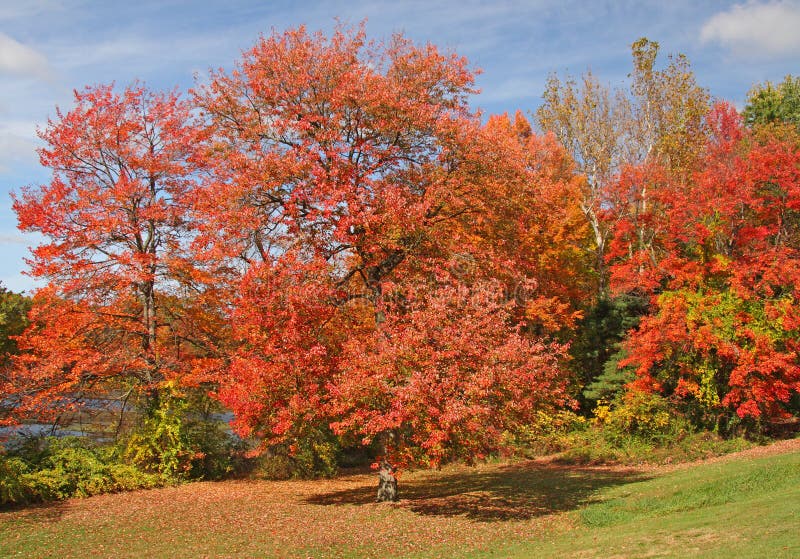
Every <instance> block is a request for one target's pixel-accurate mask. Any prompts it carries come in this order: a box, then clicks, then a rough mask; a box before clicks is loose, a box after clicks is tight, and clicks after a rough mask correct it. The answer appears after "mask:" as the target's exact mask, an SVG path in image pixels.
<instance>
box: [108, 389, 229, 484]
mask: <svg viewBox="0 0 800 559" xmlns="http://www.w3.org/2000/svg"><path fill="white" fill-rule="evenodd" d="M196 407H197V405H196V403H194V402H192V401H191V399H190V397H189V395H187V394H185V393H183V392H180V391H179V390H178V389H177V387H176V386H175V385H174V384H167V385H166V386H165V387H164V388H163V389H162V390H161V391H160V392H159V393H157V394H155V395H154V396H153V397H152V398H151V400H150V404H149V406H148V409H147V410H146V412H145V414H144V417H143V419H142V422H141V424H140V425H139V427H138V428H137V429H136V430H135V431H134V432H133V433H132V434H131V435H129V437H128V438H127V439H126V440H125V441H124V443H123V445H122V456H123V458H124V459H125V461H126V462H129V463H131V464H134V465H136V466H137V467H138V468H140V469H142V470H144V471H146V472H150V473H157V474H160V475H162V476H165V477H167V478H170V479H175V480H182V479H220V478H222V477H223V476H225V475H226V474H228V473H230V472H231V471H232V470H233V462H232V457H233V456H234V455H235V454H236V453H237V452H238V450H239V449H237V447H236V443H235V441H234V439H233V437H232V436H231V435H229V434H228V433H226V432H225V431H224V430H223V429H222V425H221V424H220V423H219V422H217V423H214V422H211V421H207V420H203V418H202V417H201V418H197V416H198V413H197V409H196Z"/></svg>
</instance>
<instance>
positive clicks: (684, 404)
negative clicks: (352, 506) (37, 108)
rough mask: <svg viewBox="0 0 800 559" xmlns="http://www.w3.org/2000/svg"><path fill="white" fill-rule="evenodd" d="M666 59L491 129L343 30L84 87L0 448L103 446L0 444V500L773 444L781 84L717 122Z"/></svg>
mask: <svg viewBox="0 0 800 559" xmlns="http://www.w3.org/2000/svg"><path fill="white" fill-rule="evenodd" d="M658 55H659V48H658V43H655V42H653V41H649V40H647V39H640V40H639V41H637V42H635V43H634V44H633V45H632V68H631V73H630V76H629V84H628V87H627V88H626V89H612V88H610V87H607V86H605V85H604V84H602V83H601V82H600V81H599V80H598V79H597V78H595V77H594V76H593V75H592V74H591V73H590V72H587V73H585V74H583V75H582V76H579V77H575V76H569V75H566V76H559V75H552V76H551V77H550V79H549V80H548V83H547V86H546V89H545V91H544V93H543V99H544V103H543V104H542V105H541V106H540V107H539V109H538V110H537V111H536V112H535V113H533V114H528V115H526V114H525V113H524V112H522V111H519V112H517V113H516V114H515V115H513V116H510V115H507V114H503V115H484V114H481V113H479V112H478V111H476V110H474V109H473V108H471V107H470V105H469V104H468V99H469V98H470V96H472V95H473V94H475V93H476V91H475V89H474V74H473V72H472V70H471V69H470V67H469V65H468V63H467V61H466V60H465V59H464V58H462V57H459V56H458V55H455V54H451V53H445V52H442V51H440V50H439V49H437V48H436V47H435V46H433V45H430V44H428V45H417V44H414V43H412V42H411V41H409V40H407V39H406V38H404V37H403V36H401V35H396V36H394V37H393V38H392V39H390V40H388V41H386V42H377V41H370V40H369V39H368V38H367V37H366V35H365V31H364V28H363V26H362V27H355V28H347V27H342V28H340V29H339V30H338V31H336V32H335V33H333V34H331V35H330V36H325V35H323V34H321V33H310V32H308V31H306V30H305V29H304V28H302V27H301V28H297V29H292V30H289V31H286V32H274V33H273V34H271V35H266V36H263V37H262V38H261V39H260V40H259V41H258V42H257V43H256V44H255V45H254V46H253V47H252V48H251V49H250V50H248V51H246V52H244V53H243V55H242V57H241V59H240V60H239V61H238V63H237V64H236V66H235V68H234V69H233V70H231V71H225V70H219V71H216V72H212V73H211V74H210V75H209V76H208V77H207V79H204V80H198V83H197V85H196V87H195V88H194V89H192V90H191V91H188V92H186V93H185V94H182V93H178V92H177V91H172V92H159V91H151V90H149V89H148V88H147V87H146V86H145V85H143V84H140V83H133V84H131V85H129V86H127V87H124V88H122V87H114V86H110V85H99V86H92V87H87V88H85V89H83V90H81V91H77V92H76V93H75V102H74V106H73V107H71V108H70V109H69V110H67V111H65V112H62V111H59V112H58V113H57V116H56V117H55V118H53V119H52V120H51V121H50V122H49V123H48V125H47V126H46V127H45V128H44V129H42V130H41V131H40V137H41V139H42V141H43V142H44V147H43V148H42V149H41V150H40V159H41V163H42V165H43V166H44V167H46V168H48V169H50V170H52V179H51V180H50V181H49V182H48V183H46V184H42V185H35V186H28V187H23V188H21V189H20V190H19V191H18V192H17V193H16V194H15V195H14V210H15V211H16V213H17V216H18V220H19V227H20V229H21V230H23V231H28V232H37V233H39V234H41V235H42V238H43V239H44V241H43V242H42V243H41V244H39V245H38V246H36V247H34V248H33V249H32V256H31V259H30V270H29V273H30V274H31V275H32V276H33V277H36V278H40V279H41V280H42V281H43V285H45V287H43V288H41V289H38V290H37V291H36V292H35V293H34V294H33V296H32V297H27V296H23V295H19V294H16V293H12V292H10V291H7V290H3V291H2V292H1V293H0V330H1V332H0V334H2V337H1V338H0V349H1V350H2V352H3V353H2V363H1V364H0V399H1V400H0V401H1V402H2V407H1V408H0V420H2V422H3V423H4V424H6V425H9V426H11V425H18V424H26V423H27V424H33V423H35V424H39V425H41V424H45V423H47V424H51V425H53V426H59V427H60V429H61V430H62V431H69V430H74V429H75V425H76V422H78V421H83V420H84V419H85V418H92V417H94V418H95V419H97V418H98V417H100V418H102V420H98V421H99V424H100V426H101V427H100V428H99V431H98V433H95V435H96V436H95V437H94V439H93V440H89V439H87V438H86V437H83V438H63V437H62V438H41V437H26V436H19V435H17V436H13V437H11V438H9V440H8V441H7V444H6V451H5V454H0V503H7V502H26V501H36V500H46V499H59V498H65V497H69V496H72V495H90V494H94V493H99V492H106V491H116V490H122V489H132V488H136V487H152V486H156V485H160V484H164V483H172V482H174V481H179V480H185V479H199V478H219V477H222V476H225V475H230V474H233V473H241V472H246V471H249V470H255V471H256V472H257V473H260V474H261V475H267V476H272V477H288V476H315V475H332V474H333V473H335V472H336V471H337V469H338V468H340V467H342V466H352V465H358V464H369V463H370V462H375V461H378V460H383V459H385V460H387V461H388V462H389V463H391V464H393V465H395V466H397V467H419V466H438V465H440V464H444V463H447V462H452V461H458V460H464V461H466V462H469V463H472V462H474V461H477V460H483V459H486V458H488V457H492V456H496V455H498V454H503V455H508V454H523V455H524V454H537V453H546V452H564V453H565V456H567V457H569V458H570V459H573V460H586V461H613V460H641V459H644V457H645V456H649V458H650V459H658V458H659V456H666V455H667V454H669V456H674V455H679V456H681V455H682V456H685V457H690V456H693V455H695V454H698V453H699V454H704V453H707V452H721V451H724V450H725V449H730V448H736V447H737V446H738V445H742V444H746V443H745V442H744V439H742V437H744V438H749V439H758V438H761V437H766V436H780V435H783V434H786V433H787V432H793V431H794V429H795V425H796V422H797V418H798V412H800V398H799V397H798V392H800V353H799V351H800V310H799V309H798V306H797V304H796V301H797V298H798V296H800V265H799V264H800V261H799V259H800V128H799V127H800V79H798V78H794V77H792V76H787V77H786V79H785V81H783V82H782V83H780V84H770V83H764V84H757V85H755V86H754V87H753V89H752V91H751V92H750V93H749V94H748V99H747V104H746V106H745V107H744V109H743V111H741V113H739V112H738V111H737V110H736V109H735V108H734V107H733V106H731V105H729V104H727V103H725V102H724V101H720V100H715V99H713V98H712V96H711V93H710V92H709V91H707V90H706V89H704V88H703V87H702V86H701V85H699V84H697V83H696V82H695V77H694V75H693V73H692V70H691V66H690V63H689V61H688V60H687V59H686V58H685V57H683V56H681V55H675V56H670V57H667V58H666V59H663V58H662V59H659V56H658ZM228 420H230V426H231V427H232V430H233V434H231V433H230V432H229V430H228V429H227V428H226V422H227V421H228ZM57 431H58V429H56V428H55V427H54V429H53V433H55V432H57ZM13 432H14V431H13V430H9V431H6V433H13Z"/></svg>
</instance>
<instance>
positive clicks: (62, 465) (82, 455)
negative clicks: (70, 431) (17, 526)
mask: <svg viewBox="0 0 800 559" xmlns="http://www.w3.org/2000/svg"><path fill="white" fill-rule="evenodd" d="M12 453H13V454H9V455H0V505H7V504H27V503H32V502H40V501H52V500H61V499H68V498H70V497H88V496H91V495H98V494H100V493H112V492H116V491H130V490H133V489H143V488H151V487H157V486H160V485H164V483H165V482H166V481H167V480H166V478H164V477H162V476H158V475H153V474H150V473H146V472H143V471H141V470H139V469H137V468H136V467H135V466H131V465H128V464H122V463H120V462H119V461H118V460H117V459H116V457H115V454H114V450H113V448H102V447H94V446H92V445H91V444H90V443H88V442H87V441H85V440H83V439H79V438H76V437H68V438H62V439H57V438H46V439H30V440H29V441H27V442H26V444H24V445H22V446H21V447H19V448H17V449H15V450H13V451H12Z"/></svg>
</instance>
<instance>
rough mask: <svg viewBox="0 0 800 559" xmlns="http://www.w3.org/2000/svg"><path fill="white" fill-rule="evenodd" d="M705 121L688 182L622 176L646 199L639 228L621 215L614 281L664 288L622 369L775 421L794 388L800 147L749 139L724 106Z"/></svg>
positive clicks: (653, 384) (799, 362) (654, 385)
mask: <svg viewBox="0 0 800 559" xmlns="http://www.w3.org/2000/svg"><path fill="white" fill-rule="evenodd" d="M709 122H710V127H711V129H712V130H713V134H712V139H711V141H710V143H709V145H708V146H707V148H706V150H705V152H704V154H703V157H702V158H701V159H700V161H699V166H698V169H697V170H696V172H695V173H694V175H693V176H692V177H691V179H690V180H688V181H682V180H680V179H678V178H675V177H671V176H670V175H669V173H667V172H665V171H664V170H663V169H659V168H656V169H653V168H646V169H636V170H632V171H631V172H630V173H629V174H628V175H627V176H626V177H623V181H625V180H631V183H632V184H636V185H640V187H641V185H647V187H648V188H649V196H650V198H649V200H650V202H649V204H648V205H647V211H646V212H641V213H640V214H639V215H637V216H636V219H637V220H638V221H637V222H636V226H634V225H633V223H634V222H633V221H632V220H631V219H630V218H628V219H623V220H621V221H620V228H619V229H618V231H617V237H616V239H615V244H614V247H615V252H614V256H615V257H616V258H618V260H617V261H616V262H615V264H614V266H613V277H614V278H616V287H617V289H622V290H629V289H632V288H636V289H640V290H642V291H644V292H646V293H652V294H654V295H655V294H658V293H660V295H658V296H654V306H655V314H654V315H653V316H651V317H648V318H646V319H645V320H644V321H643V322H642V324H641V325H640V327H639V329H638V331H636V332H634V333H633V334H632V335H631V336H630V338H629V340H628V342H627V344H626V347H627V349H628V352H629V358H628V359H627V360H626V361H625V362H624V363H623V364H625V363H627V364H633V365H635V366H636V367H637V373H638V380H637V381H636V383H635V385H636V386H639V387H642V388H646V389H652V390H661V391H664V392H668V393H672V392H674V393H675V394H676V395H677V396H680V397H682V398H683V397H686V398H690V399H691V398H694V399H697V400H700V401H702V402H703V405H704V406H706V407H709V408H718V407H726V406H729V407H731V408H733V409H735V410H736V412H737V413H738V414H739V415H740V416H742V417H744V416H753V417H759V416H761V415H764V414H765V415H766V416H767V417H768V418H772V417H779V416H781V415H783V414H785V413H786V405H787V404H788V402H789V400H790V398H791V396H792V395H793V394H796V393H797V392H798V391H800V356H798V352H797V350H798V345H797V342H796V340H797V339H798V334H800V331H798V329H797V327H798V323H797V321H796V315H797V313H796V311H795V305H796V303H795V302H796V301H797V300H798V297H800V212H798V208H800V150H798V149H797V147H796V146H795V145H793V144H790V143H786V142H782V141H779V140H776V139H773V140H769V141H766V142H759V141H756V139H754V138H751V137H749V136H748V134H747V132H746V131H745V130H744V129H743V128H742V125H741V122H740V119H739V117H738V116H737V115H736V113H735V111H734V110H733V109H732V108H730V107H728V106H726V105H718V106H717V107H715V109H714V110H713V111H712V113H711V114H710V116H709ZM634 176H635V177H636V178H635V179H631V177H634ZM641 207H642V206H641V205H639V208H641ZM642 224H646V226H644V227H642V226H641V225H642Z"/></svg>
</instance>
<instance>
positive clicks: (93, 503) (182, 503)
mask: <svg viewBox="0 0 800 559" xmlns="http://www.w3.org/2000/svg"><path fill="white" fill-rule="evenodd" d="M401 492H402V494H401V497H402V500H401V502H400V503H398V504H395V505H386V504H382V505H379V504H375V503H373V502H372V500H373V498H374V479H373V476H371V475H353V476H344V477H341V478H338V479H335V480H328V481H315V482H256V481H232V482H222V483H194V484H189V485H184V486H180V487H171V488H165V489H157V490H150V491H139V492H134V493H127V494H118V495H102V496H98V497H92V498H88V499H79V500H71V501H67V502H64V503H57V504H51V505H47V506H41V507H33V508H27V509H20V510H12V511H5V512H2V513H0V556H2V557H86V556H88V555H94V556H107V557H142V556H148V557H201V556H209V557H304V558H305V557H314V558H315V559H319V558H323V557H450V556H453V557H475V558H478V557H520V558H523V557H524V558H530V557H559V558H564V557H580V558H589V557H737V558H741V557H798V556H800V530H799V528H800V520H799V519H800V440H795V441H788V442H785V443H782V444H781V445H780V446H779V447H776V448H772V449H754V450H752V451H747V452H744V453H741V454H739V455H736V456H730V457H727V458H723V459H715V460H713V461H709V462H702V463H696V464H691V465H688V466H681V467H677V468H671V469H664V468H660V469H649V470H644V469H630V468H620V467H584V466H564V465H559V464H557V463H553V462H549V461H545V460H540V461H529V462H523V463H516V464H488V465H482V466H479V467H476V468H466V467H450V468H445V469H443V470H441V471H427V472H415V473H409V474H407V475H405V476H403V477H402V478H401Z"/></svg>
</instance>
